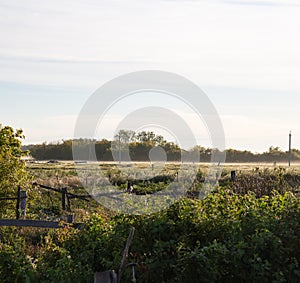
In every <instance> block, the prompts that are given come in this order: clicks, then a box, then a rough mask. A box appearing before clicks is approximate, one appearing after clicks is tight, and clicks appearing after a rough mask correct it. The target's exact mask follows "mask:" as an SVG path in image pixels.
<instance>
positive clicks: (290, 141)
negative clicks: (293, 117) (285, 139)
mask: <svg viewBox="0 0 300 283" xmlns="http://www.w3.org/2000/svg"><path fill="white" fill-rule="evenodd" d="M291 159H292V132H291V131H290V134H289V167H290V166H291Z"/></svg>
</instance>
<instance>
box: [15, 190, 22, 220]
mask: <svg viewBox="0 0 300 283" xmlns="http://www.w3.org/2000/svg"><path fill="white" fill-rule="evenodd" d="M20 197H21V188H20V186H18V190H17V203H16V219H19V218H20V211H19V208H20Z"/></svg>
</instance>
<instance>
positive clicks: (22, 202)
mask: <svg viewBox="0 0 300 283" xmlns="http://www.w3.org/2000/svg"><path fill="white" fill-rule="evenodd" d="M33 186H38V187H40V188H42V189H46V190H49V191H53V192H56V193H59V194H61V206H62V210H63V211H68V212H71V199H75V198H77V199H80V200H83V201H89V199H90V198H91V196H90V195H77V194H73V193H70V192H68V188H62V189H59V188H52V187H49V186H45V185H42V184H37V183H33ZM26 200H27V193H26V191H24V190H21V188H20V187H18V188H17V193H16V197H1V198H0V202H1V201H16V206H15V214H16V219H0V226H17V227H24V226H27V227H40V228H63V227H65V226H66V225H68V224H70V223H72V226H73V227H75V228H78V229H80V228H81V227H82V223H73V215H72V214H69V215H68V216H67V221H66V223H67V224H63V222H59V221H44V220H25V217H26ZM20 211H21V214H20ZM20 216H21V219H20Z"/></svg>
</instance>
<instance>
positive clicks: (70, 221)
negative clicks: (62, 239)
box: [67, 214, 73, 223]
mask: <svg viewBox="0 0 300 283" xmlns="http://www.w3.org/2000/svg"><path fill="white" fill-rule="evenodd" d="M67 223H73V214H69V215H68V216H67Z"/></svg>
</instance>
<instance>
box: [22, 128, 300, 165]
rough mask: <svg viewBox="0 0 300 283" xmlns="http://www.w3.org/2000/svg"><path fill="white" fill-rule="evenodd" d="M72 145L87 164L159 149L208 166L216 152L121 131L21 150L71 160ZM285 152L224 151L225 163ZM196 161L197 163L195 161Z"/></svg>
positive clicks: (278, 157)
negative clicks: (110, 136) (197, 156)
mask: <svg viewBox="0 0 300 283" xmlns="http://www.w3.org/2000/svg"><path fill="white" fill-rule="evenodd" d="M73 144H76V148H77V149H79V152H80V154H79V159H80V160H91V154H93V153H95V154H96V158H97V160H98V161H114V160H115V161H117V160H119V159H120V160H122V161H126V158H128V156H129V157H130V160H132V161H150V157H149V151H150V150H151V149H152V148H153V147H155V146H159V147H161V148H162V149H164V151H165V153H166V158H167V160H168V161H181V159H182V158H183V159H185V160H192V158H193V157H192V156H195V153H197V154H200V161H201V162H210V159H211V156H212V153H213V152H214V151H216V150H217V149H213V148H206V147H203V146H200V145H197V146H195V147H193V148H191V149H190V150H184V149H181V148H180V147H179V146H178V145H177V144H176V143H174V142H168V141H166V140H165V139H164V137H162V136H161V135H157V134H155V133H154V132H152V131H148V132H147V131H142V132H139V133H135V132H133V131H127V130H121V131H119V133H118V134H117V135H116V136H115V137H114V140H112V141H110V140H107V139H102V140H91V139H76V140H62V141H61V142H57V143H46V142H44V143H42V144H34V145H28V146H24V147H23V149H24V150H29V151H30V154H31V156H32V157H33V158H34V159H36V160H53V159H54V160H72V159H73V152H72V145H73ZM288 158H289V152H288V151H283V150H281V149H280V148H279V147H273V146H271V147H270V148H269V150H268V151H266V152H263V153H253V152H251V151H247V150H236V149H227V150H226V162H286V161H287V160H288ZM291 160H292V161H300V150H298V149H292V152H291ZM195 161H197V160H195Z"/></svg>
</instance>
